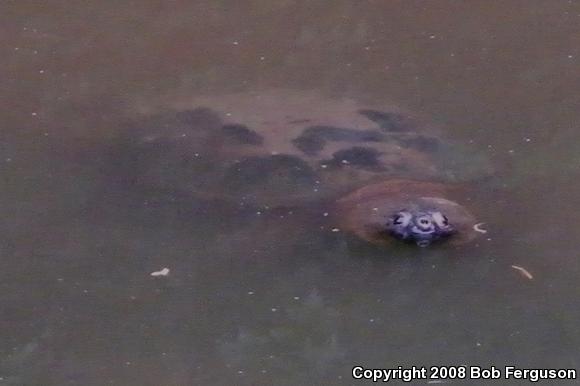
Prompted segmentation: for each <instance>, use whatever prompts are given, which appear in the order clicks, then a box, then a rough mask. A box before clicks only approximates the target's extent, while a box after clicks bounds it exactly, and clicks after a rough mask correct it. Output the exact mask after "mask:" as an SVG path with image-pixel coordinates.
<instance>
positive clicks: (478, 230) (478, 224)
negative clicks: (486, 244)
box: [473, 222, 487, 234]
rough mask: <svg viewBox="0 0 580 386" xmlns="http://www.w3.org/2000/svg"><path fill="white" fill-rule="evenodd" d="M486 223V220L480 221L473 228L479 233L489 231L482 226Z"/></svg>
mask: <svg viewBox="0 0 580 386" xmlns="http://www.w3.org/2000/svg"><path fill="white" fill-rule="evenodd" d="M484 224H485V223H484V222H480V223H477V224H475V225H474V226H473V230H474V231H476V232H479V233H484V234H485V233H487V230H485V229H483V228H482V226H483V225H484Z"/></svg>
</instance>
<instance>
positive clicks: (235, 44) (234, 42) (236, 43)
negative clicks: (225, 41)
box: [232, 40, 240, 46]
mask: <svg viewBox="0 0 580 386" xmlns="http://www.w3.org/2000/svg"><path fill="white" fill-rule="evenodd" d="M232 44H233V45H234V46H237V45H238V44H240V42H238V41H237V40H236V41H233V42H232Z"/></svg>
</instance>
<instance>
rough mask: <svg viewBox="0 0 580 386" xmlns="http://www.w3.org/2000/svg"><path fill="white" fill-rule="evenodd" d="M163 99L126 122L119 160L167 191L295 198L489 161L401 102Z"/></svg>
mask: <svg viewBox="0 0 580 386" xmlns="http://www.w3.org/2000/svg"><path fill="white" fill-rule="evenodd" d="M162 105H163V106H164V107H162V108H160V107H158V106H154V107H151V106H147V107H145V108H144V107H141V108H140V113H141V114H140V116H139V117H138V118H135V119H132V120H131V121H130V122H128V129H127V130H126V131H124V133H123V136H122V139H121V142H120V145H121V146H120V147H119V149H121V152H120V154H122V155H121V159H120V160H119V161H118V162H116V165H117V166H118V170H119V171H122V173H123V175H124V176H125V177H126V178H129V179H130V180H131V182H133V183H135V184H138V185H146V186H149V187H155V188H158V189H163V190H166V191H169V192H180V193H187V194H192V195H195V196H198V197H207V198H220V199H226V200H231V201H235V202H240V203H247V204H252V205H264V206H291V205H297V204H302V203H305V202H309V201H310V202H311V201H316V200H328V199H330V198H336V197H339V196H340V195H342V194H345V193H348V192H350V191H353V190H354V189H356V188H359V187H361V186H364V185H367V184H369V183H373V182H379V181H384V180H387V179H393V178H412V179H415V180H438V181H466V180H470V179H473V178H478V177H481V176H484V175H487V174H488V173H489V170H490V169H489V165H488V164H487V163H486V161H485V160H483V162H482V158H481V157H477V156H476V155H474V154H472V153H470V154H469V156H466V154H467V153H468V152H467V151H466V150H464V149H462V148H461V147H459V146H456V145H455V144H452V143H451V142H449V141H444V140H442V139H441V138H440V137H439V136H438V135H436V131H435V130H434V129H432V128H430V127H427V126H425V125H422V124H420V123H419V122H418V121H417V120H416V119H413V118H412V117H411V116H410V115H409V114H407V113H405V112H403V111H401V110H399V109H396V108H385V107H384V106H381V107H376V106H369V105H361V104H360V103H357V102H355V101H353V100H350V99H333V98H328V97H324V96H321V95H319V94H317V93H312V92H303V91H300V92H299V91H288V90H282V91H280V90H278V91H267V92H259V93H247V94H230V95H219V96H206V97H199V98H193V99H185V98H181V99H179V100H172V101H165V102H164V103H162ZM160 111H161V112H160ZM466 160H470V162H465V161H466Z"/></svg>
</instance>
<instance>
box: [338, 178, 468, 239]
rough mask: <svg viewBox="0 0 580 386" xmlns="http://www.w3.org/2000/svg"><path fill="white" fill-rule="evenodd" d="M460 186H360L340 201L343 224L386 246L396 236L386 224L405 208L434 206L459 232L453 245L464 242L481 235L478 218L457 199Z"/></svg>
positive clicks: (422, 183) (408, 183)
mask: <svg viewBox="0 0 580 386" xmlns="http://www.w3.org/2000/svg"><path fill="white" fill-rule="evenodd" d="M457 191H458V189H457V188H456V187H454V186H451V185H445V184H441V183H433V182H425V181H412V180H388V181H384V182H381V183H377V184H372V185H368V186H365V187H363V188H361V189H358V190H356V191H354V192H352V193H351V194H348V195H347V196H345V197H342V198H341V199H339V200H338V201H337V211H336V216H337V219H338V221H339V223H340V224H341V227H342V228H343V229H344V230H346V231H347V232H350V233H352V234H354V235H356V236H358V237H359V238H360V239H363V240H366V241H368V242H370V243H373V244H376V245H381V246H386V245H389V244H390V243H391V242H392V241H393V240H395V239H394V238H393V237H391V236H390V235H389V234H388V233H387V232H386V224H387V221H388V219H389V217H391V216H392V215H393V214H394V213H397V212H398V211H400V210H402V209H407V210H411V211H414V210H425V209H428V210H434V211H438V212H441V213H444V214H445V216H446V217H447V218H448V221H449V223H450V224H452V225H453V227H454V228H455V230H456V233H455V234H454V235H452V236H451V237H450V239H449V240H447V244H449V245H461V244H465V243H467V242H469V241H472V240H473V239H475V237H476V236H477V231H476V230H475V228H476V227H475V225H476V224H477V221H476V219H475V217H474V216H473V214H471V212H470V211H469V210H468V209H467V208H465V207H463V206H462V205H460V204H458V203H457V202H455V201H453V199H452V196H453V195H454V193H456V192H457Z"/></svg>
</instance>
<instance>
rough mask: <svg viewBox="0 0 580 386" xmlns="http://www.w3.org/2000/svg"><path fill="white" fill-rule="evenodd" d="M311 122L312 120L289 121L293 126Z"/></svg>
mask: <svg viewBox="0 0 580 386" xmlns="http://www.w3.org/2000/svg"><path fill="white" fill-rule="evenodd" d="M311 121H312V120H311V119H293V120H290V121H288V123H291V124H293V125H297V124H299V123H308V122H311Z"/></svg>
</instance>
